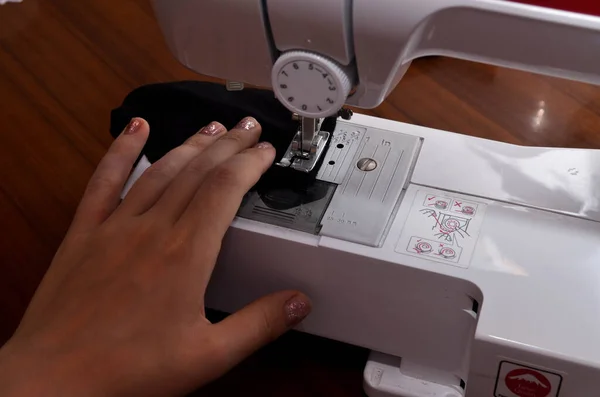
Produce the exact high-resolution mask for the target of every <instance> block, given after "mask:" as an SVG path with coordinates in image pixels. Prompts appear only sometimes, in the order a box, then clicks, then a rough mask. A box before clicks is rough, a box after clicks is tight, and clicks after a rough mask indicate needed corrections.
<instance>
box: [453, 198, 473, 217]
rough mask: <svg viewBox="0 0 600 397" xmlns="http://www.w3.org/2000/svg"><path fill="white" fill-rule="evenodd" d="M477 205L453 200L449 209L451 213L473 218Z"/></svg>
mask: <svg viewBox="0 0 600 397" xmlns="http://www.w3.org/2000/svg"><path fill="white" fill-rule="evenodd" d="M477 208H478V205H477V204H475V203H471V202H468V201H463V200H456V199H455V200H454V202H453V203H452V208H450V211H451V212H458V213H461V214H463V215H468V216H475V214H476V213H477Z"/></svg>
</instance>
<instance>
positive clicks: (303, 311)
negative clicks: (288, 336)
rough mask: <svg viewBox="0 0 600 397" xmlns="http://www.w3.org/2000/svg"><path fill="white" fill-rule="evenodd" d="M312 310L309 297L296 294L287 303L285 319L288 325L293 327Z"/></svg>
mask: <svg viewBox="0 0 600 397" xmlns="http://www.w3.org/2000/svg"><path fill="white" fill-rule="evenodd" d="M310 311H311V304H310V301H309V300H308V298H306V297H304V296H302V295H296V296H294V297H293V298H291V299H290V300H288V301H287V302H286V303H285V321H286V324H287V326H288V327H290V328H293V327H295V326H296V325H298V324H300V322H302V320H304V319H305V318H306V316H308V314H309V313H310Z"/></svg>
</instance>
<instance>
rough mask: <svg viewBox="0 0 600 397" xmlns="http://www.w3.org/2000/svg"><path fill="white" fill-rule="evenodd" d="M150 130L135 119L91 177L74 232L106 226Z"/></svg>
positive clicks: (139, 119) (76, 217)
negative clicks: (106, 221)
mask: <svg viewBox="0 0 600 397" xmlns="http://www.w3.org/2000/svg"><path fill="white" fill-rule="evenodd" d="M149 131H150V127H149V126H148V123H147V122H146V121H145V120H144V119H141V118H134V119H132V120H131V121H130V122H129V124H128V125H127V127H126V128H125V129H124V130H123V132H122V133H121V135H119V136H118V137H117V138H116V139H115V140H114V142H113V143H112V145H111V146H110V148H109V149H108V152H107V153H106V155H105V156H104V157H103V158H102V160H101V161H100V163H99V164H98V167H97V168H96V171H95V172H94V174H93V175H92V177H91V179H90V181H89V183H88V185H87V188H86V190H85V193H84V195H83V198H82V199H81V203H80V204H79V207H78V209H77V212H76V214H75V218H74V221H73V226H72V227H73V228H75V229H78V230H80V231H83V230H87V229H89V228H93V227H95V226H97V225H99V224H101V223H102V222H104V221H105V220H106V219H107V218H108V217H109V216H110V215H111V214H112V213H113V211H114V210H115V208H116V207H117V206H118V205H119V201H120V194H121V190H122V189H123V187H124V186H125V183H126V182H127V178H128V177H129V173H130V172H131V169H132V167H133V165H134V164H135V161H136V159H137V158H138V157H139V155H140V153H141V151H142V149H143V148H144V145H145V144H146V140H147V139H148V133H149Z"/></svg>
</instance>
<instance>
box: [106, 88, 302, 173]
mask: <svg viewBox="0 0 600 397" xmlns="http://www.w3.org/2000/svg"><path fill="white" fill-rule="evenodd" d="M246 116H252V117H254V118H255V119H256V120H258V122H259V123H260V124H261V126H262V129H263V133H262V136H261V140H266V141H268V142H271V143H272V144H273V146H275V147H276V148H277V158H281V157H282V156H283V155H284V153H285V150H286V149H287V145H288V144H289V143H290V141H291V140H292V138H293V136H294V134H295V133H296V131H297V126H298V124H297V122H294V121H292V117H291V113H290V112H289V111H288V110H287V109H286V108H285V107H283V105H281V103H280V102H279V101H278V100H277V99H276V98H275V97H274V95H273V93H272V92H271V91H266V90H258V89H245V90H243V91H235V92H230V91H227V90H226V89H225V87H223V86H222V85H220V84H215V83H206V82H198V81H181V82H173V83H160V84H151V85H146V86H142V87H139V88H137V89H135V90H134V91H132V92H131V93H130V94H129V95H127V97H126V98H125V100H124V101H123V103H122V104H121V105H120V106H119V107H118V108H116V109H114V110H113V111H112V114H111V127H110V133H111V135H112V136H113V137H117V136H118V135H119V134H120V133H121V131H122V130H123V129H124V128H125V127H126V126H127V124H128V123H129V121H130V120H131V119H132V118H133V117H142V118H144V119H146V121H148V123H149V124H150V137H149V139H148V143H147V144H146V147H145V148H144V154H145V155H146V157H148V160H150V162H151V163H154V162H156V161H157V160H158V159H160V158H161V157H162V156H164V155H165V154H166V153H168V152H169V151H170V150H172V149H174V148H176V147H177V146H179V145H181V144H182V143H183V142H184V141H185V140H186V139H187V138H189V137H190V136H192V135H193V134H195V133H196V132H197V131H198V130H200V128H202V127H203V126H205V125H207V124H208V123H210V122H211V121H219V122H220V123H222V124H223V125H224V126H225V127H227V129H231V128H233V127H234V126H235V125H236V124H237V123H238V121H240V120H241V119H243V118H244V117H246Z"/></svg>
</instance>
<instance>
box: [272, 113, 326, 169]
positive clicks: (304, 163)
mask: <svg viewBox="0 0 600 397" xmlns="http://www.w3.org/2000/svg"><path fill="white" fill-rule="evenodd" d="M297 120H298V121H299V122H300V128H299V130H298V132H297V133H296V136H294V139H293V140H292V143H290V146H289V147H288V150H287V151H286V153H285V155H284V156H283V158H282V159H281V160H280V161H279V162H278V163H277V165H278V166H280V167H286V168H292V169H294V170H296V171H301V172H305V173H309V172H311V171H312V170H313V169H314V168H315V166H316V165H317V163H318V162H319V159H320V158H321V156H322V155H323V153H324V152H325V148H326V147H327V142H329V138H330V136H331V134H330V133H329V132H326V131H319V129H320V124H321V123H320V120H318V119H311V118H302V117H298V118H297ZM317 131H318V132H317Z"/></svg>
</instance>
